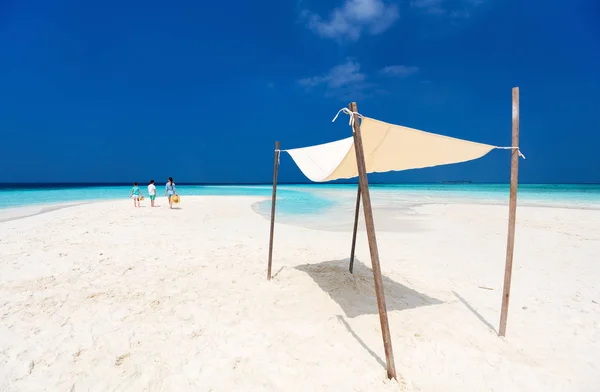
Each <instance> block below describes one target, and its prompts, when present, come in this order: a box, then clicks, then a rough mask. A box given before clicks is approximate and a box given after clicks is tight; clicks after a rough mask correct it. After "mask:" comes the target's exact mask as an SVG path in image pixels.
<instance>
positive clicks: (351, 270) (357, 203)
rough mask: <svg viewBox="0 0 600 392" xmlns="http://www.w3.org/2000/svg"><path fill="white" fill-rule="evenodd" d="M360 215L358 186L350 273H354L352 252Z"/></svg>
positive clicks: (351, 255) (354, 246)
mask: <svg viewBox="0 0 600 392" xmlns="http://www.w3.org/2000/svg"><path fill="white" fill-rule="evenodd" d="M359 214H360V184H358V190H357V191H356V208H355V209H354V231H353V232H352V249H351V250H350V273H351V274H352V273H354V250H355V249H356V232H357V230H358V215H359Z"/></svg>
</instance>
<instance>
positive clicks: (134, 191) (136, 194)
mask: <svg viewBox="0 0 600 392" xmlns="http://www.w3.org/2000/svg"><path fill="white" fill-rule="evenodd" d="M129 197H131V198H133V206H134V207H141V204H140V198H142V197H144V196H143V195H142V191H141V190H140V187H139V185H138V183H137V181H136V182H134V183H133V188H131V193H130V194H129Z"/></svg>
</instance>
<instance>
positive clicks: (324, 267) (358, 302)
mask: <svg viewBox="0 0 600 392" xmlns="http://www.w3.org/2000/svg"><path fill="white" fill-rule="evenodd" d="M348 265H349V259H344V260H332V261H325V262H322V263H318V264H304V265H300V266H297V267H295V268H296V269H297V270H299V271H302V272H305V273H307V274H308V275H309V276H310V277H311V278H312V279H313V280H314V281H315V283H317V285H319V287H320V288H321V290H323V291H324V292H326V293H327V294H329V296H330V297H331V299H333V300H334V301H335V302H336V303H337V304H338V305H339V306H340V307H341V308H342V310H343V311H344V313H345V315H346V317H347V318H354V317H358V316H362V315H367V314H373V315H376V314H378V308H377V298H376V296H375V286H374V283H373V271H372V270H371V268H369V267H367V266H366V265H365V264H363V263H362V262H361V261H360V260H358V259H354V273H353V274H351V273H350V272H349V271H348ZM382 278H383V287H384V291H385V300H386V308H387V310H388V312H390V311H394V310H404V309H413V308H417V307H421V306H429V305H439V304H442V303H443V302H442V301H440V300H438V299H435V298H432V297H429V296H427V295H425V294H421V293H419V292H417V291H415V290H413V289H411V288H408V287H406V286H404V285H402V284H400V283H398V282H396V281H394V280H392V279H390V278H388V277H387V276H385V275H383V276H382ZM337 319H338V321H339V322H341V323H342V324H344V326H345V327H346V329H347V330H348V332H349V333H350V334H351V335H352V336H353V337H354V339H355V340H356V341H357V342H358V343H359V344H360V345H361V346H362V347H363V349H365V350H366V351H367V352H368V353H369V355H371V357H373V358H374V359H375V360H376V361H377V362H378V363H379V364H380V365H381V366H383V367H385V366H386V365H385V362H384V361H383V359H382V358H381V357H380V356H379V355H377V354H376V353H375V352H374V351H373V350H372V349H371V348H370V347H369V346H368V345H367V344H366V343H365V342H364V341H363V340H362V339H361V338H360V336H358V334H357V333H356V332H355V331H354V330H353V329H352V327H351V326H350V324H349V323H348V322H347V321H346V320H345V318H344V317H343V316H342V315H337Z"/></svg>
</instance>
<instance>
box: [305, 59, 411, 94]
mask: <svg viewBox="0 0 600 392" xmlns="http://www.w3.org/2000/svg"><path fill="white" fill-rule="evenodd" d="M418 71H419V68H418V67H415V66H406V65H389V66H387V67H384V68H382V69H381V70H379V72H373V74H372V75H371V76H372V77H369V76H368V75H367V73H366V72H364V71H362V70H361V66H360V64H359V63H358V62H356V61H355V60H353V59H347V60H346V61H345V62H343V63H341V64H339V65H336V66H335V67H333V68H331V69H330V70H329V71H328V72H326V73H324V74H322V75H317V76H311V77H308V78H303V79H300V80H299V81H298V83H299V84H300V85H301V86H303V87H305V88H306V89H307V90H312V89H314V88H318V87H321V88H324V90H325V96H329V97H338V98H344V99H346V98H351V99H362V98H364V97H366V96H369V95H372V94H380V93H382V92H383V91H384V90H382V89H381V88H379V87H378V85H377V83H376V81H377V75H379V76H393V77H408V76H410V75H413V74H415V73H417V72H418ZM372 80H375V81H372Z"/></svg>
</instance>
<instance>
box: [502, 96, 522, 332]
mask: <svg viewBox="0 0 600 392" xmlns="http://www.w3.org/2000/svg"><path fill="white" fill-rule="evenodd" d="M512 146H513V147H516V148H514V149H513V150H512V155H511V158H510V202H509V206H508V239H507V242H506V266H505V267H504V290H503V292H502V311H501V313H500V328H499V330H498V335H499V336H506V319H507V317H508V301H509V299H510V283H511V278H512V264H513V252H514V249H515V222H516V217H517V187H518V185H519V150H518V147H519V88H518V87H513V89H512Z"/></svg>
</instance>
